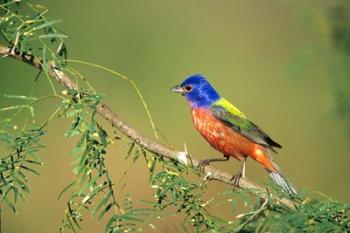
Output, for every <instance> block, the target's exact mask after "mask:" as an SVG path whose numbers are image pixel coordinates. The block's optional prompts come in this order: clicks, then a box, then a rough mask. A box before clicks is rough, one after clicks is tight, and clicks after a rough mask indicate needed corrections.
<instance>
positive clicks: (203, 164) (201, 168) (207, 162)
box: [198, 155, 229, 172]
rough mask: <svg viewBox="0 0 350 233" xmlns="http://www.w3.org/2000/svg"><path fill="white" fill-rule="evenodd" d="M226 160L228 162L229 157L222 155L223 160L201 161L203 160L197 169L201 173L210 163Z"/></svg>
mask: <svg viewBox="0 0 350 233" xmlns="http://www.w3.org/2000/svg"><path fill="white" fill-rule="evenodd" d="M227 160H229V157H228V156H226V155H224V157H223V158H211V159H203V160H201V161H199V163H198V169H199V171H200V172H202V171H203V170H204V168H205V167H206V166H207V165H209V164H210V163H212V162H223V161H227Z"/></svg>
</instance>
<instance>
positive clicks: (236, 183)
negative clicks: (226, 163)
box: [231, 171, 243, 187]
mask: <svg viewBox="0 0 350 233" xmlns="http://www.w3.org/2000/svg"><path fill="white" fill-rule="evenodd" d="M242 176H243V173H242V171H239V172H237V173H236V174H235V175H233V176H232V178H231V182H233V184H234V186H236V187H239V180H240V179H241V178H242Z"/></svg>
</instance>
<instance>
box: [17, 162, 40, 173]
mask: <svg viewBox="0 0 350 233" xmlns="http://www.w3.org/2000/svg"><path fill="white" fill-rule="evenodd" d="M21 168H23V169H25V170H27V171H30V172H32V173H34V174H35V175H40V173H39V172H38V171H35V170H34V169H32V168H30V167H27V166H24V165H23V164H22V165H21Z"/></svg>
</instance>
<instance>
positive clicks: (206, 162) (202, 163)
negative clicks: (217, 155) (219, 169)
mask: <svg viewBox="0 0 350 233" xmlns="http://www.w3.org/2000/svg"><path fill="white" fill-rule="evenodd" d="M209 163H210V159H203V160H201V161H199V163H198V170H199V172H200V173H202V172H203V171H204V168H205V167H206V166H208V165H209Z"/></svg>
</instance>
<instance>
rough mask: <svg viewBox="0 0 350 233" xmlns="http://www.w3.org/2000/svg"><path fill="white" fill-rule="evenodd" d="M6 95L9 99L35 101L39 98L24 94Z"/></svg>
mask: <svg viewBox="0 0 350 233" xmlns="http://www.w3.org/2000/svg"><path fill="white" fill-rule="evenodd" d="M4 97H6V98H9V99H19V100H31V101H35V100H37V99H38V98H36V97H30V96H24V95H6V94H5V95H4Z"/></svg>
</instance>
